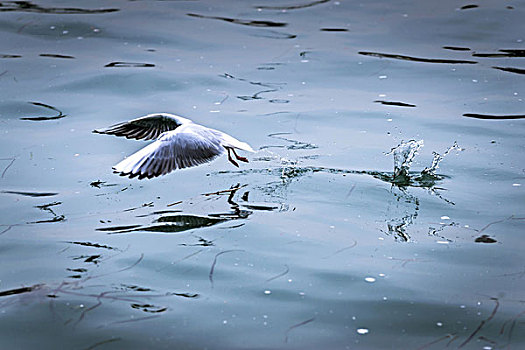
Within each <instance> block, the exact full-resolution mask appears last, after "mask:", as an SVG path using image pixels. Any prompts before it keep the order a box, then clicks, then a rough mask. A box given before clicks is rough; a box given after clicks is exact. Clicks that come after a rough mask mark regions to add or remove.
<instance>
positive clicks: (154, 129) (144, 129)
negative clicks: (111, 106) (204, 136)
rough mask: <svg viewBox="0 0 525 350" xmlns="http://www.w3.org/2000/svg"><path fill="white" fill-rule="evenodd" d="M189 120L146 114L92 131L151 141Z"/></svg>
mask: <svg viewBox="0 0 525 350" xmlns="http://www.w3.org/2000/svg"><path fill="white" fill-rule="evenodd" d="M189 122H191V121H190V120H189V119H186V118H182V117H179V116H177V115H174V114H169V113H155V114H148V115H145V116H143V117H140V118H136V119H133V120H130V121H128V122H123V123H119V124H115V125H112V126H110V127H108V128H105V129H97V130H93V132H94V133H97V134H108V135H115V136H125V137H126V138H128V139H136V140H153V139H156V138H158V137H159V136H160V135H161V134H162V133H163V132H166V131H170V130H175V129H176V128H178V127H179V126H181V125H182V124H184V123H189Z"/></svg>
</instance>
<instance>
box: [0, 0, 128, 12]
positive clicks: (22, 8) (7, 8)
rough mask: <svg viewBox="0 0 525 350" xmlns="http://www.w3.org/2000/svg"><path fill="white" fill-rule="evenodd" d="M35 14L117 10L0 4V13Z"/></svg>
mask: <svg viewBox="0 0 525 350" xmlns="http://www.w3.org/2000/svg"><path fill="white" fill-rule="evenodd" d="M13 11H17V12H36V13H54V14H61V15H65V14H98V13H109V12H116V11H119V9H116V8H108V9H93V10H91V9H81V8H74V7H42V6H39V5H35V4H33V3H32V2H31V1H2V2H0V12H13Z"/></svg>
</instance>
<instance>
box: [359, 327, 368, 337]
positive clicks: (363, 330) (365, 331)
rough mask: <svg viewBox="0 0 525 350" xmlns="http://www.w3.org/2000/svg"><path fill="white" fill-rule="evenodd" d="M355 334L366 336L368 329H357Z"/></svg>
mask: <svg viewBox="0 0 525 350" xmlns="http://www.w3.org/2000/svg"><path fill="white" fill-rule="evenodd" d="M357 333H358V334H361V335H363V334H368V329H367V328H358V329H357Z"/></svg>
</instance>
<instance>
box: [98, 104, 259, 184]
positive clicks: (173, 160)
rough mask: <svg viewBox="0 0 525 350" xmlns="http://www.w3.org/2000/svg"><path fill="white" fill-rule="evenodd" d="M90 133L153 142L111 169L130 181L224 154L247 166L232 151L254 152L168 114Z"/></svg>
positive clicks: (160, 114)
mask: <svg viewBox="0 0 525 350" xmlns="http://www.w3.org/2000/svg"><path fill="white" fill-rule="evenodd" d="M93 132H94V133H97V134H107V135H115V136H125V137H126V138H128V139H136V140H153V139H155V142H153V143H150V144H149V145H147V146H146V147H144V148H142V149H141V150H139V151H138V152H136V153H134V154H132V155H131V156H129V157H127V158H125V159H124V160H122V161H121V162H120V163H118V164H117V165H115V166H114V167H113V170H114V172H115V173H119V174H120V175H121V176H129V177H130V178H133V177H136V176H138V178H139V179H143V178H148V179H151V178H153V177H156V176H160V175H166V174H168V173H170V172H172V171H173V170H175V169H183V168H189V167H193V166H196V165H200V164H204V163H207V162H210V161H212V160H214V159H215V158H217V157H218V156H220V155H222V154H223V153H225V152H228V160H229V161H230V162H231V163H232V164H233V165H235V166H236V167H238V166H239V164H238V163H237V162H236V160H240V161H241V162H246V163H248V159H246V158H245V157H241V156H239V155H238V154H237V153H236V152H235V150H236V149H239V150H243V151H248V152H255V151H254V150H253V149H252V148H251V147H250V145H248V144H247V143H245V142H241V141H239V140H237V139H235V138H233V137H232V136H230V135H228V134H226V133H223V132H222V131H218V130H214V129H211V128H207V127H205V126H202V125H199V124H196V123H194V122H193V121H191V120H190V119H187V118H183V117H180V116H178V115H174V114H170V113H154V114H148V115H145V116H143V117H139V118H136V119H132V120H130V121H127V122H123V123H119V124H115V125H112V126H110V127H108V128H105V129H98V130H93ZM232 155H233V156H232ZM234 157H235V159H236V160H235V159H234Z"/></svg>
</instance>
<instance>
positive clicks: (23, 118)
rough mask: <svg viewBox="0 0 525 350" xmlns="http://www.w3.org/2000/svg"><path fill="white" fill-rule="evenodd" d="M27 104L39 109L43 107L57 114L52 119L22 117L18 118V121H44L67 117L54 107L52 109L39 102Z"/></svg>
mask: <svg viewBox="0 0 525 350" xmlns="http://www.w3.org/2000/svg"><path fill="white" fill-rule="evenodd" d="M29 103H30V104H32V105H35V106H40V107H44V108H47V109H51V110H53V111H55V112H57V113H58V114H57V115H55V116H53V117H22V118H20V120H30V121H44V120H55V119H62V118H64V117H67V115H66V114H63V113H62V111H60V110H59V109H57V108H56V107H53V106H50V105H47V104H45V103H41V102H29Z"/></svg>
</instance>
